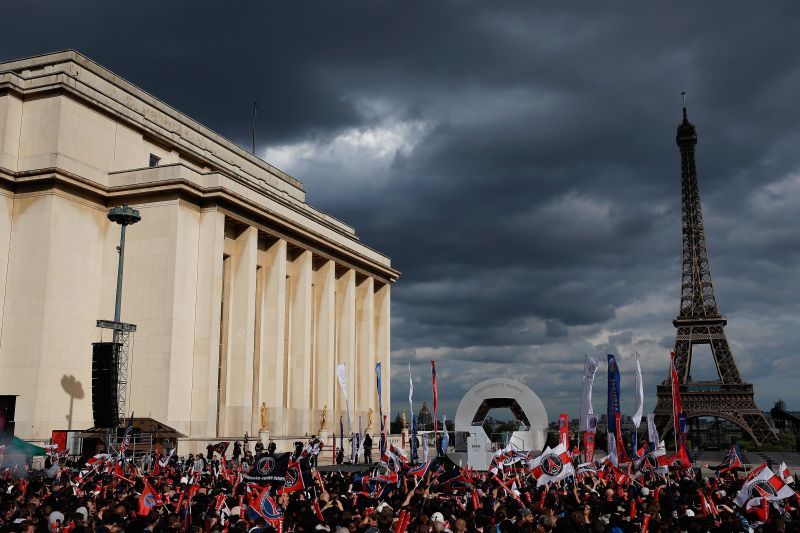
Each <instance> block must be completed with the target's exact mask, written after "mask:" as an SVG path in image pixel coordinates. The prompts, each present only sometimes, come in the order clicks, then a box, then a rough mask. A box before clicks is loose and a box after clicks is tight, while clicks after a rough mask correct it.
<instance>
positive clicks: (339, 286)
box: [333, 269, 366, 433]
mask: <svg viewBox="0 0 800 533" xmlns="http://www.w3.org/2000/svg"><path fill="white" fill-rule="evenodd" d="M355 353H356V273H355V271H354V270H351V269H347V270H345V271H344V272H342V273H341V275H340V276H339V277H338V278H337V280H336V364H337V365H338V364H341V363H344V364H346V365H347V383H348V387H349V396H350V398H349V401H350V408H351V409H353V408H354V407H355V405H354V401H353V399H354V395H353V390H354V388H355V386H356V383H355V368H356V365H355ZM335 387H336V389H335V390H336V392H335V394H334V400H335V401H334V405H335V408H334V409H335V415H334V418H335V420H333V423H334V424H335V425H336V432H337V433H338V432H339V425H338V424H339V417H340V416H341V417H345V416H347V415H346V414H345V409H346V406H345V399H344V397H343V396H342V389H341V387H339V383H338V381H337V382H336V385H335ZM365 423H366V421H365ZM344 425H345V431H347V421H346V420H345V421H344Z"/></svg>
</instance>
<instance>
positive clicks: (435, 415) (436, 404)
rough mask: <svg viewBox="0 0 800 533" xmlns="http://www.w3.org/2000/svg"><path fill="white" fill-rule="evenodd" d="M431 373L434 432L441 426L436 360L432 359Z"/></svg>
mask: <svg viewBox="0 0 800 533" xmlns="http://www.w3.org/2000/svg"><path fill="white" fill-rule="evenodd" d="M431 374H432V375H433V432H434V433H436V430H437V429H438V427H439V423H438V420H439V385H438V384H437V383H436V361H431Z"/></svg>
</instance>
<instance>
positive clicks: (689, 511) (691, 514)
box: [686, 509, 694, 516]
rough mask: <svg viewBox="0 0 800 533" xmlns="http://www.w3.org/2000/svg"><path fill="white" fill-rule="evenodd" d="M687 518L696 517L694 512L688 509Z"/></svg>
mask: <svg viewBox="0 0 800 533" xmlns="http://www.w3.org/2000/svg"><path fill="white" fill-rule="evenodd" d="M686 516H694V511H692V510H691V509H686Z"/></svg>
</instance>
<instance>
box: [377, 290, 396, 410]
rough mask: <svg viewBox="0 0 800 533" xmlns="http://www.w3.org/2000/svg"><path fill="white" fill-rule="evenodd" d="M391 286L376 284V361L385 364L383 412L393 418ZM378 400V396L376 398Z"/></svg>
mask: <svg viewBox="0 0 800 533" xmlns="http://www.w3.org/2000/svg"><path fill="white" fill-rule="evenodd" d="M390 290H391V286H390V285H389V284H388V283H384V284H381V285H380V286H378V284H376V286H375V350H374V353H375V363H381V364H382V365H383V367H382V368H383V370H382V374H383V391H382V394H383V412H384V413H386V414H388V415H389V420H390V421H391V420H392V410H391V402H390V399H391V397H392V391H391V383H392V380H391V375H392V367H391V362H390V359H391V358H390V350H391V322H390V316H389V315H390V312H389V310H390V307H391V293H390ZM376 401H377V398H376Z"/></svg>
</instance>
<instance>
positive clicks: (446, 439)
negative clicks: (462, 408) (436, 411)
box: [442, 415, 450, 455]
mask: <svg viewBox="0 0 800 533" xmlns="http://www.w3.org/2000/svg"><path fill="white" fill-rule="evenodd" d="M449 447H450V433H448V432H447V417H446V416H445V415H442V455H447V448H449Z"/></svg>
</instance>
